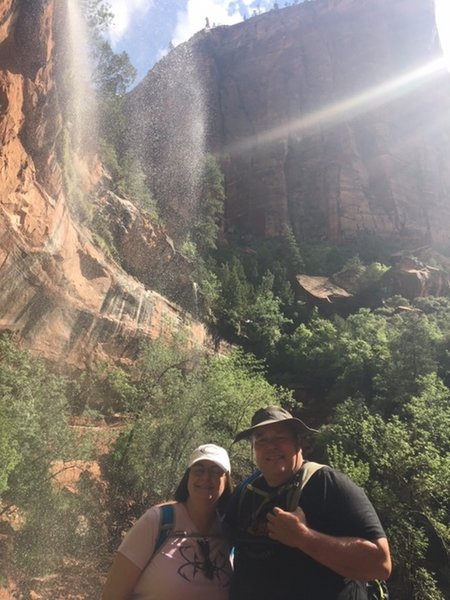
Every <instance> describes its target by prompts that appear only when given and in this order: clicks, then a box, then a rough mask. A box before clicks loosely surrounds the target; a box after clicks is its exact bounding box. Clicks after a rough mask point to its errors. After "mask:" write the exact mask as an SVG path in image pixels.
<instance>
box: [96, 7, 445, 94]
mask: <svg viewBox="0 0 450 600" xmlns="http://www.w3.org/2000/svg"><path fill="white" fill-rule="evenodd" d="M302 1H303V0H299V2H302ZM449 1H450V0H449ZM108 2H109V4H110V5H111V9H112V12H113V13H114V15H115V17H114V22H113V27H112V28H111V29H110V31H109V40H110V43H111V46H112V48H113V50H114V52H122V51H123V50H125V51H126V52H127V53H128V55H129V57H130V60H131V62H132V64H133V65H134V66H135V67H136V69H137V71H138V77H137V80H136V82H135V83H137V82H138V81H139V80H140V79H142V78H143V77H144V76H145V75H146V74H147V72H148V71H149V69H150V68H151V67H152V66H153V65H154V64H155V63H156V62H157V61H158V60H159V59H160V58H162V57H163V56H164V54H166V53H167V49H168V47H169V44H170V43H171V42H172V44H173V45H174V46H177V45H178V44H180V43H181V42H185V41H186V40H188V39H189V38H190V37H192V36H193V35H194V33H196V32H197V31H199V30H200V29H203V28H204V27H205V24H206V18H208V20H209V23H210V25H211V26H212V25H213V24H216V25H232V24H234V23H239V22H240V21H242V20H243V18H244V17H248V16H251V15H252V14H253V11H254V10H256V11H260V12H265V11H266V10H268V9H269V8H272V7H273V5H274V0H108ZM291 2H292V0H290V2H289V4H290V3H291ZM284 4H285V2H284V1H283V0H281V1H278V5H279V6H280V7H283V6H284Z"/></svg>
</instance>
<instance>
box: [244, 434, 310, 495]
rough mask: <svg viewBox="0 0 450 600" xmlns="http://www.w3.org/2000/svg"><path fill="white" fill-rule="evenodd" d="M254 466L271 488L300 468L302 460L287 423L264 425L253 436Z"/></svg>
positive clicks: (286, 479) (280, 483)
mask: <svg viewBox="0 0 450 600" xmlns="http://www.w3.org/2000/svg"><path fill="white" fill-rule="evenodd" d="M253 447H254V451H255V459H256V464H257V465H258V467H259V469H260V470H261V472H262V474H263V475H264V479H265V480H266V481H267V483H268V484H269V485H270V486H271V487H276V486H278V485H282V484H283V483H285V482H286V481H288V480H289V479H290V477H291V476H292V475H293V474H294V473H295V472H296V471H298V469H299V468H300V467H301V465H302V462H303V458H302V452H301V450H300V449H299V448H298V444H297V442H296V439H295V436H294V433H293V431H292V429H291V427H290V426H289V425H288V424H287V423H273V424H271V425H264V426H263V427H261V428H260V429H259V430H256V432H255V433H254V435H253Z"/></svg>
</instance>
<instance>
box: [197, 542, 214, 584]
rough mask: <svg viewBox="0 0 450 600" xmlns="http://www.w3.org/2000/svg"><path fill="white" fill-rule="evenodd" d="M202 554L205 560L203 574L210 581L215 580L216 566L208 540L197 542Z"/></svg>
mask: <svg viewBox="0 0 450 600" xmlns="http://www.w3.org/2000/svg"><path fill="white" fill-rule="evenodd" d="M197 544H198V547H199V550H200V554H201V555H202V558H203V572H204V573H205V577H207V578H208V579H213V578H214V565H213V563H212V562H211V557H210V553H209V542H208V540H197Z"/></svg>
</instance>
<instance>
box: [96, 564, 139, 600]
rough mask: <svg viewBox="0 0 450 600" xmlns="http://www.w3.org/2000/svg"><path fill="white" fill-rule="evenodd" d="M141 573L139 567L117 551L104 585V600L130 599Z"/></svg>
mask: <svg viewBox="0 0 450 600" xmlns="http://www.w3.org/2000/svg"><path fill="white" fill-rule="evenodd" d="M141 573H142V570H141V569H140V568H139V567H137V566H136V565H135V564H134V563H132V562H131V560H128V558H126V557H125V556H124V555H123V554H121V553H120V552H117V553H116V556H115V557H114V560H113V564H112V566H111V569H110V571H109V573H108V577H107V579H106V583H105V585H104V587H103V593H102V600H129V599H130V598H131V594H132V593H133V590H134V588H135V586H136V584H137V582H138V580H139V577H140V576H141Z"/></svg>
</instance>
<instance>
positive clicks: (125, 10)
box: [109, 0, 153, 46]
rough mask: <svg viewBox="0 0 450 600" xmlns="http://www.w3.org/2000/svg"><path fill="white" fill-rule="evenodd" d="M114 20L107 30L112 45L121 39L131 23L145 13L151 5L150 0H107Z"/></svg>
mask: <svg viewBox="0 0 450 600" xmlns="http://www.w3.org/2000/svg"><path fill="white" fill-rule="evenodd" d="M109 4H110V5H111V11H112V12H113V13H114V21H113V23H112V26H111V28H110V30H109V37H110V40H111V44H112V45H113V46H114V45H115V44H116V43H117V42H118V41H119V40H121V39H122V38H123V37H124V36H125V34H126V33H127V31H128V29H129V28H130V26H131V23H132V22H133V21H134V20H137V19H139V18H140V17H141V16H143V15H145V14H146V13H147V12H148V11H149V10H150V8H151V7H152V5H153V1H152V0H109Z"/></svg>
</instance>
